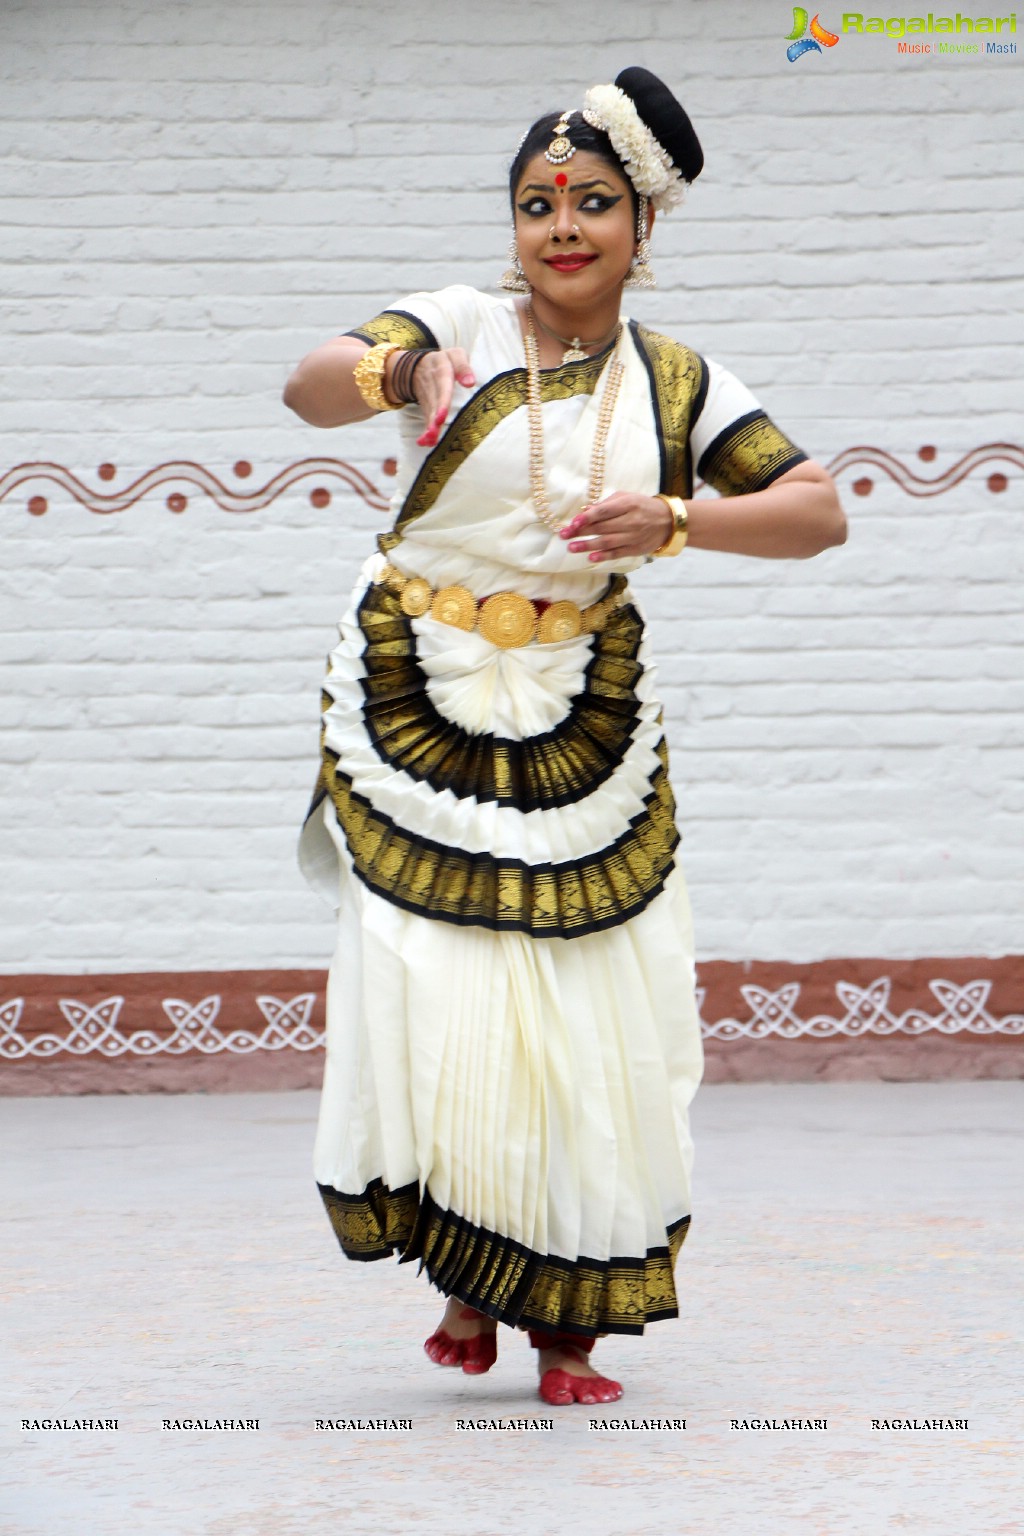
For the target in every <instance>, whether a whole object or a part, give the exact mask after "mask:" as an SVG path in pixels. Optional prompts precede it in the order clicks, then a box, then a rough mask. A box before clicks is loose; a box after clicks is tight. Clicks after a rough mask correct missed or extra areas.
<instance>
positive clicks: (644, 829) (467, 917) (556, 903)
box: [309, 736, 680, 939]
mask: <svg viewBox="0 0 1024 1536" xmlns="http://www.w3.org/2000/svg"><path fill="white" fill-rule="evenodd" d="M655 753H656V755H657V757H658V766H657V768H655V770H654V772H653V773H652V774H651V777H650V780H649V783H650V792H649V794H648V795H647V796H646V797H645V798H644V801H643V804H642V807H641V809H640V810H639V811H638V812H637V814H636V815H635V816H633V817H632V818H631V820H630V822H629V824H628V825H627V827H626V830H625V831H624V832H623V833H622V834H621V835H620V836H619V837H618V838H616V839H615V840H614V841H613V842H611V843H609V844H607V845H606V846H605V847H604V848H602V849H599V850H596V851H595V852H593V853H590V854H587V855H585V856H583V857H581V858H578V859H571V860H565V861H563V862H561V863H557V864H555V863H537V864H528V863H526V861H525V860H523V859H512V858H497V857H495V855H494V854H492V853H489V852H480V853H466V852H465V851H464V850H462V849H461V848H453V847H450V846H448V845H446V844H444V843H439V842H436V841H434V840H433V839H431V838H428V837H424V836H422V835H420V834H419V833H415V832H412V831H410V830H409V829H407V828H405V827H402V826H400V825H399V824H398V823H397V822H396V821H394V819H393V818H392V817H390V816H387V815H385V814H384V813H383V812H382V811H378V810H376V809H375V808H374V807H373V806H372V805H371V804H370V802H369V801H368V800H367V799H366V798H365V796H363V795H360V794H358V793H357V792H356V791H355V790H354V789H353V786H352V779H351V777H350V776H349V775H348V774H346V773H343V772H342V771H341V770H340V769H339V768H338V766H337V764H336V763H335V764H334V765H333V766H332V764H331V757H330V754H327V753H325V755H324V760H323V762H322V764H321V771H320V779H319V781H318V785H317V790H316V792H315V794H314V796H313V803H312V805H311V806H310V811H309V814H310V815H312V813H313V811H314V810H315V809H316V807H317V806H318V805H319V803H320V802H321V801H322V800H323V798H324V795H325V794H327V795H330V798H331V802H332V804H333V807H334V812H335V815H336V816H337V818H338V823H339V825H340V827H341V829H342V832H343V833H344V837H345V842H346V845H347V847H348V851H349V854H350V856H351V859H352V867H353V869H354V871H355V874H356V875H357V876H358V878H359V879H360V880H362V881H363V883H364V885H366V886H367V887H368V888H369V889H370V890H372V891H373V892H375V894H376V895H378V896H381V897H383V899H384V900H385V901H390V902H392V903H393V904H394V905H395V906H399V907H402V908H403V909H404V910H405V911H407V912H414V913H416V914H417V915H418V916H421V917H428V918H431V919H432V920H434V921H438V922H446V923H453V924H455V925H457V926H460V927H467V926H479V927H482V928H489V929H491V930H492V931H494V932H519V933H528V934H530V935H532V936H533V937H534V938H566V939H568V938H579V937H582V936H583V935H585V934H588V933H598V932H601V931H603V930H605V929H608V928H615V927H618V926H619V925H620V924H622V923H625V922H628V921H629V920H630V919H631V918H633V917H635V916H636V915H637V914H638V913H640V912H642V911H643V910H644V908H645V907H647V906H649V905H650V903H651V902H652V901H653V900H654V899H655V897H656V896H658V895H660V893H661V891H662V890H663V889H664V887H665V882H666V880H667V879H668V876H669V874H670V873H671V871H672V868H673V864H674V857H675V851H676V848H677V847H678V845H679V841H680V839H679V831H678V828H677V826H676V820H675V812H676V805H675V796H674V795H673V792H672V785H671V781H670V779H669V764H668V746H667V744H666V741H665V738H664V736H662V737H661V738H660V740H659V741H658V743H657V746H656V747H655Z"/></svg>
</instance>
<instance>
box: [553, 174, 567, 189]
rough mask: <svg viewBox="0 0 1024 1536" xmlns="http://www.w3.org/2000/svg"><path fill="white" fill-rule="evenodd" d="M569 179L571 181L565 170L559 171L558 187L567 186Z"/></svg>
mask: <svg viewBox="0 0 1024 1536" xmlns="http://www.w3.org/2000/svg"><path fill="white" fill-rule="evenodd" d="M568 181H569V178H568V176H567V175H566V174H565V172H564V171H559V173H558V175H557V176H556V177H555V186H556V187H564V186H566V185H567V184H568Z"/></svg>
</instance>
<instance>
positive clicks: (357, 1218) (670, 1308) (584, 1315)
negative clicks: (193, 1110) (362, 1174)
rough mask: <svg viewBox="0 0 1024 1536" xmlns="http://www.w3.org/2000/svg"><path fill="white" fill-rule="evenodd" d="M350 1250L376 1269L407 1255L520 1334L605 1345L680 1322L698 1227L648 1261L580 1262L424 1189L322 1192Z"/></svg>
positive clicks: (683, 1219) (674, 1227)
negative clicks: (679, 1274)
mask: <svg viewBox="0 0 1024 1536" xmlns="http://www.w3.org/2000/svg"><path fill="white" fill-rule="evenodd" d="M317 1188H318V1189H319V1191H320V1195H321V1198H322V1200H323V1202H324V1206H325V1208H326V1210H327V1215H328V1218H329V1220H330V1223H331V1226H332V1228H333V1230H334V1233H335V1236H336V1237H337V1239H338V1242H339V1244H340V1245H341V1248H342V1251H343V1252H344V1253H345V1254H346V1255H347V1256H348V1257H349V1258H352V1259H359V1260H363V1261H366V1260H374V1259H383V1258H387V1257H388V1256H389V1255H390V1254H392V1253H397V1254H398V1256H399V1263H402V1264H407V1263H412V1262H414V1261H416V1260H419V1273H421V1274H422V1273H423V1272H424V1271H426V1274H427V1277H428V1279H429V1280H430V1281H431V1283H432V1284H433V1285H435V1286H436V1287H437V1289H438V1290H439V1291H441V1292H442V1294H444V1295H447V1296H455V1297H457V1298H458V1299H459V1300H460V1301H462V1302H464V1303H465V1304H466V1305H467V1306H471V1307H475V1308H476V1309H477V1311H479V1312H483V1313H484V1314H485V1316H487V1317H493V1318H496V1319H497V1321H498V1322H502V1323H507V1324H509V1326H513V1327H520V1328H526V1327H531V1328H546V1329H552V1330H554V1329H558V1330H563V1331H565V1332H568V1333H578V1334H580V1335H582V1336H585V1337H590V1338H593V1337H596V1336H597V1335H598V1334H604V1333H625V1334H641V1333H643V1331H644V1328H645V1326H646V1325H647V1324H648V1323H653V1322H660V1321H663V1320H664V1319H667V1318H673V1317H678V1315H679V1309H678V1304H677V1298H676V1290H675V1282H674V1280H673V1269H674V1267H675V1262H676V1259H677V1257H678V1255H679V1250H680V1249H681V1247H682V1245H683V1243H684V1241H685V1239H686V1236H687V1234H688V1232H689V1228H690V1217H689V1216H688V1215H687V1216H680V1217H678V1218H677V1219H676V1220H675V1221H673V1222H672V1223H671V1224H670V1225H669V1226H668V1227H667V1228H666V1233H665V1236H666V1242H665V1244H664V1245H662V1246H660V1247H655V1248H649V1249H648V1250H647V1252H646V1253H645V1254H643V1255H642V1256H636V1257H632V1256H627V1257H618V1258H611V1259H593V1258H587V1257H580V1258H577V1259H574V1260H569V1259H561V1258H554V1257H552V1256H551V1255H550V1254H540V1253H536V1252H534V1251H533V1250H531V1249H529V1248H527V1247H526V1246H525V1245H524V1244H522V1243H518V1242H516V1241H514V1239H512V1238H509V1237H505V1236H503V1235H502V1234H501V1233H498V1232H492V1231H490V1230H489V1229H488V1228H486V1227H483V1226H478V1225H476V1224H475V1223H473V1222H470V1221H467V1220H466V1219H465V1217H462V1216H458V1215H456V1214H455V1213H454V1212H452V1211H448V1210H444V1209H442V1207H441V1206H439V1205H438V1204H437V1203H436V1202H435V1201H434V1200H433V1199H432V1197H431V1195H430V1193H429V1190H426V1191H424V1192H423V1193H422V1195H421V1194H420V1190H419V1186H418V1185H417V1184H408V1185H405V1186H404V1187H403V1188H401V1189H397V1190H394V1191H392V1190H390V1189H388V1187H387V1185H385V1184H384V1182H383V1180H382V1179H375V1180H374V1181H373V1182H372V1183H371V1184H369V1185H368V1186H367V1188H366V1189H365V1190H364V1191H363V1192H362V1194H360V1195H346V1194H342V1193H340V1192H339V1191H338V1190H335V1189H332V1188H331V1187H330V1186H329V1185H325V1184H319V1183H318V1185H317Z"/></svg>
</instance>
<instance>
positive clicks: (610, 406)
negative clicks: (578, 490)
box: [523, 305, 624, 533]
mask: <svg viewBox="0 0 1024 1536" xmlns="http://www.w3.org/2000/svg"><path fill="white" fill-rule="evenodd" d="M526 327H527V328H526V335H525V336H524V337H523V348H524V350H525V352H526V419H527V424H528V426H529V432H530V494H531V496H532V498H533V510H534V512H536V514H537V516H538V517H539V518H540V520H541V522H542V523H544V524H545V525H546V526H547V527H548V528H550V529H551V531H552V533H557V532H558V530H559V529H560V528H564V527H565V524H566V523H567V522H569V521H570V520H571V518H573V517H575V515H576V514H575V512H572V513H570V514H569V516H568V517H566V518H563V519H561V520H560V519H559V518H558V517H557V515H556V514H554V513H553V512H552V510H551V507H550V504H549V502H548V492H547V486H546V485H545V484H544V418H543V405H542V402H541V395H540V361H539V358H538V355H537V332H536V331H535V330H534V328H533V311H532V309H531V307H530V306H529V305H527V307H526ZM616 329H617V330H618V331H619V334H620V337H621V326H617V327H616ZM613 334H614V332H613ZM608 339H609V340H610V339H611V338H608ZM559 340H561V337H559ZM616 350H617V348H616ZM585 356H586V354H585V353H584V357H585ZM605 367H606V368H607V372H608V377H607V379H606V380H605V384H604V392H603V394H602V395H601V408H600V410H599V411H598V414H597V428H596V430H595V432H594V447H593V451H592V453H591V456H590V481H589V484H588V486H587V499H586V501H585V502H584V503H583V505H584V506H587V507H589V506H591V505H592V504H593V503H594V502H595V501H600V500H601V497H602V495H603V493H604V459H605V447H606V444H607V441H608V429H609V428H610V426H611V424H612V412H613V411H614V409H615V401H616V399H617V397H618V393H619V385H620V384H621V383H622V375H623V372H624V369H623V366H622V363H621V362H620V361H619V359H618V357H617V356H616V355H615V353H613V354H612V356H611V357H610V358H609V360H608V362H607V363H606V365H605ZM602 371H603V370H602Z"/></svg>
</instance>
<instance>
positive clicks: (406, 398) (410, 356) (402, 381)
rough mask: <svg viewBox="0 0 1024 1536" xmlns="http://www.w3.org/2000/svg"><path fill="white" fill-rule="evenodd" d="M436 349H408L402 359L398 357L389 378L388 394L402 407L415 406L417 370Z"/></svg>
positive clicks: (403, 352) (404, 350)
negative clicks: (414, 381)
mask: <svg viewBox="0 0 1024 1536" xmlns="http://www.w3.org/2000/svg"><path fill="white" fill-rule="evenodd" d="M436 350H437V349H436V348H435V347H407V348H404V349H403V351H402V354H401V356H400V357H397V358H396V359H395V362H394V366H393V367H392V369H391V374H390V376H389V377H388V378H387V385H388V393H389V396H390V398H391V399H392V400H396V401H398V402H399V404H401V405H414V404H415V402H416V391H415V389H414V387H413V380H414V378H415V377H416V369H417V368H418V367H419V365H420V363H422V361H423V359H424V358H425V357H426V355H427V353H428V352H434V351H436Z"/></svg>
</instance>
